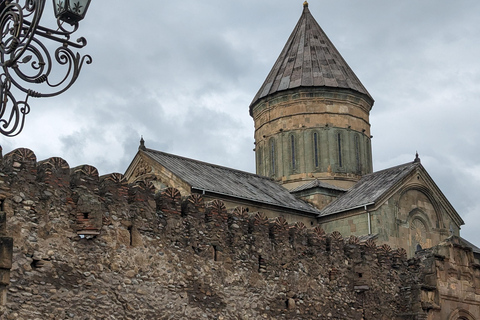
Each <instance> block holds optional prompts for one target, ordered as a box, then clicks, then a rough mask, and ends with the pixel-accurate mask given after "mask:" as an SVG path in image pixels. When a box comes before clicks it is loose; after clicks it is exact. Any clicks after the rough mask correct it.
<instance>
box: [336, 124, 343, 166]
mask: <svg viewBox="0 0 480 320" xmlns="http://www.w3.org/2000/svg"><path fill="white" fill-rule="evenodd" d="M342 144H343V139H342V134H341V133H340V132H338V133H337V162H338V166H339V167H340V168H342V167H343V156H342V152H343V149H342V147H343V146H342Z"/></svg>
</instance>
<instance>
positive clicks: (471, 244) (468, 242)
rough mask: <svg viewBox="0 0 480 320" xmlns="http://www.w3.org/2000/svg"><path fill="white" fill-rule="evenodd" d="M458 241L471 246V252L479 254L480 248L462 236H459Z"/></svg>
mask: <svg viewBox="0 0 480 320" xmlns="http://www.w3.org/2000/svg"><path fill="white" fill-rule="evenodd" d="M459 239H460V241H461V242H462V243H463V244H464V245H466V246H467V247H470V248H472V251H473V253H475V254H477V255H480V248H479V247H477V246H476V245H474V244H473V243H471V242H470V241H468V240H467V239H464V238H462V237H459Z"/></svg>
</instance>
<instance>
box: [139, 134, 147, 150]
mask: <svg viewBox="0 0 480 320" xmlns="http://www.w3.org/2000/svg"><path fill="white" fill-rule="evenodd" d="M146 149H147V148H145V140H143V136H142V138H141V139H140V146H139V147H138V150H146Z"/></svg>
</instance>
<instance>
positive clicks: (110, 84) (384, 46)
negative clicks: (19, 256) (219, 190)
mask: <svg viewBox="0 0 480 320" xmlns="http://www.w3.org/2000/svg"><path fill="white" fill-rule="evenodd" d="M132 3H133V2H132V1H129V0H116V1H115V5H112V3H111V2H110V1H98V0H93V3H92V4H91V6H90V9H89V12H88V15H87V17H86V19H85V20H84V21H82V22H81V25H80V30H79V31H78V32H77V34H76V35H75V37H74V38H76V37H77V36H85V37H86V38H87V40H88V45H87V47H86V48H84V49H82V51H81V52H82V53H88V54H91V56H92V57H93V64H91V65H87V66H85V67H84V68H83V70H82V74H81V75H80V79H79V80H78V81H77V83H76V84H75V85H74V86H73V87H72V88H71V89H70V90H69V91H67V92H66V93H64V94H63V95H61V96H58V97H55V98H49V99H37V100H33V99H32V100H30V104H31V107H32V111H31V112H30V114H29V115H28V116H27V121H26V127H25V129H24V130H23V132H22V133H21V134H20V135H19V136H17V137H15V138H5V137H3V136H2V137H0V144H1V145H2V146H3V150H4V153H7V152H10V151H12V150H13V149H15V148H18V147H26V148H29V149H31V150H33V151H34V152H35V154H36V155H37V159H38V160H39V161H40V160H44V159H47V158H49V157H53V156H58V157H62V158H63V159H65V160H66V161H67V162H68V163H69V164H70V167H72V168H73V167H75V166H77V165H81V164H90V165H93V166H95V167H96V168H97V169H98V170H99V172H100V174H107V173H111V172H121V173H123V172H124V171H125V169H126V168H127V166H128V164H129V163H130V161H131V160H132V159H133V157H134V155H135V153H136V151H137V148H138V144H139V140H140V136H141V135H143V137H144V139H145V141H146V146H147V147H148V148H152V149H156V150H161V151H165V152H169V153H174V154H178V155H182V156H186V157H191V158H194V159H199V160H203V161H207V162H212V163H215V164H220V165H224V166H229V167H233V168H236V169H241V170H245V171H250V172H254V171H255V168H254V153H253V151H252V149H253V147H254V145H253V121H252V119H251V118H250V116H249V114H248V106H249V104H250V102H251V100H252V99H253V97H254V96H255V94H256V92H257V90H258V89H259V88H260V86H261V84H262V83H263V81H264V80H265V78H266V76H267V74H268V72H269V71H270V69H271V68H272V66H273V63H274V62H275V60H276V58H277V57H278V55H279V54H280V51H281V50H282V48H283V46H284V44H285V42H286V41H287V38H288V36H289V35H290V33H291V32H292V30H293V28H294V26H295V24H296V22H297V21H298V19H299V18H300V15H301V13H302V9H303V6H302V4H303V0H297V1H294V0H261V1H258V0H257V1H253V0H242V1H224V0H223V1H220V0H203V1H198V0H183V1H157V0H150V1H141V2H140V5H138V4H136V5H135V6H132ZM47 4H48V6H47V10H50V9H51V4H50V3H49V2H48V1H47ZM309 8H310V11H311V12H312V14H313V16H314V17H315V18H316V20H317V21H318V23H319V24H320V25H321V26H322V28H323V29H324V31H325V32H326V33H327V35H328V36H329V37H330V39H331V40H332V41H333V43H334V44H335V46H336V47H337V49H338V50H339V51H340V53H341V54H342V55H343V57H344V58H345V60H346V61H347V62H348V63H349V65H350V67H351V68H352V69H353V70H354V72H355V73H356V75H357V76H358V77H359V79H360V80H361V81H362V83H363V84H364V85H365V87H366V88H367V89H368V90H369V92H370V94H371V95H372V96H373V97H374V99H375V105H374V107H373V110H372V113H371V118H370V120H371V121H370V122H371V124H372V134H373V135H374V139H373V144H372V145H373V159H374V169H375V171H377V170H380V169H384V168H387V167H390V166H394V165H398V164H402V163H405V162H409V161H412V160H413V159H414V156H415V152H416V151H418V152H419V154H420V158H421V160H422V164H423V165H424V167H425V168H426V169H427V171H428V172H429V173H430V175H431V176H432V177H433V179H434V180H435V181H436V183H437V184H438V186H439V187H440V188H441V190H442V191H443V192H444V194H445V195H446V197H447V198H448V199H449V200H450V202H451V203H452V204H453V206H454V207H455V208H456V210H457V211H458V212H459V214H460V215H461V216H462V217H463V219H464V220H465V226H463V227H462V232H461V234H462V236H463V237H465V238H466V239H467V240H470V241H472V242H474V243H475V244H476V245H477V246H480V232H478V230H479V229H480V194H479V190H480V161H479V157H480V127H479V124H478V120H479V118H480V108H479V104H480V59H479V57H480V22H479V19H478V16H479V14H480V1H478V0H459V1H447V0H441V1H440V0H423V1H418V0H402V1H385V0H364V1H354V0H350V1H346V0H335V1H333V0H330V1H326V0H323V1H310V5H309ZM45 15H46V16H47V17H48V18H50V12H47V13H46V14H45Z"/></svg>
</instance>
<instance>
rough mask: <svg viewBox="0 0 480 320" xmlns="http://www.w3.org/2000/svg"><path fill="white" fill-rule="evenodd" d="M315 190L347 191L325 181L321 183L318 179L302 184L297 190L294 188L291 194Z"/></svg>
mask: <svg viewBox="0 0 480 320" xmlns="http://www.w3.org/2000/svg"><path fill="white" fill-rule="evenodd" d="M314 188H322V189H330V190H335V191H343V192H346V191H347V190H346V189H343V188H340V187H337V186H334V185H331V184H328V183H325V182H323V181H320V180H318V179H314V180H312V181H309V182H307V183H305V184H302V185H300V186H298V187H296V188H293V189H292V190H290V193H295V192H300V191H305V190H309V189H314Z"/></svg>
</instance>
